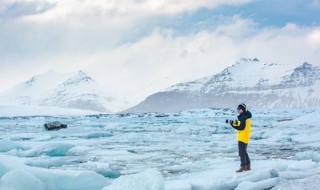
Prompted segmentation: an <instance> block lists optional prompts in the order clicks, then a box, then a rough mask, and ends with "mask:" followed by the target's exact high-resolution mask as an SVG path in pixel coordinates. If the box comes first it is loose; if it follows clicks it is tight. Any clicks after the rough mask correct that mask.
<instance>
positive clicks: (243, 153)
mask: <svg viewBox="0 0 320 190" xmlns="http://www.w3.org/2000/svg"><path fill="white" fill-rule="evenodd" d="M247 146H248V144H246V143H244V142H241V141H238V147H239V156H240V160H241V166H246V165H249V164H250V158H249V156H248V153H247Z"/></svg>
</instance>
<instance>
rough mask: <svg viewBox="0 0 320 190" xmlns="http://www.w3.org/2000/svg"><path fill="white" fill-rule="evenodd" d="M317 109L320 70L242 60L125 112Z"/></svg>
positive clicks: (311, 67)
mask: <svg viewBox="0 0 320 190" xmlns="http://www.w3.org/2000/svg"><path fill="white" fill-rule="evenodd" d="M241 102H245V103H246V104H247V105H248V106H249V107H252V108H297V107H299V108H300V107H310V108H311V107H312V108H313V107H320V68H319V67H315V66H313V65H311V64H309V63H303V64H302V65H300V66H299V67H297V68H290V67H289V66H286V65H282V64H277V63H263V62H260V61H259V60H258V59H257V58H255V59H241V60H240V61H238V62H237V63H236V64H234V65H232V66H230V67H227V68H226V69H224V70H223V71H222V72H220V73H218V74H216V75H213V76H210V77H206V78H203V79H200V80H196V81H191V82H187V83H180V84H177V85H174V86H172V87H170V88H169V89H167V90H166V91H163V92H159V93H155V94H153V95H151V96H149V97H148V98H147V99H146V100H145V101H143V102H142V103H140V104H138V105H137V106H134V107H132V108H130V109H128V110H127V111H128V112H146V111H158V112H173V111H181V110H185V109H192V108H208V107H216V108H217V107H218V108H225V107H235V106H237V105H238V104H239V103H241Z"/></svg>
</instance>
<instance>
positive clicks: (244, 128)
mask: <svg viewBox="0 0 320 190" xmlns="http://www.w3.org/2000/svg"><path fill="white" fill-rule="evenodd" d="M251 117H252V114H251V112H249V111H246V112H244V113H243V114H241V115H239V116H238V122H236V123H232V124H231V126H232V127H233V128H235V129H236V130H237V141H241V142H243V143H246V144H248V143H249V139H250V131H251V123H250V118H251Z"/></svg>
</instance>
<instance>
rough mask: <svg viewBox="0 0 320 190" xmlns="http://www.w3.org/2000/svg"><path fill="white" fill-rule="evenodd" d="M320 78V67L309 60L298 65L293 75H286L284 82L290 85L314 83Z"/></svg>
mask: <svg viewBox="0 0 320 190" xmlns="http://www.w3.org/2000/svg"><path fill="white" fill-rule="evenodd" d="M319 79H320V67H315V66H313V65H311V64H309V63H307V62H305V63H303V64H302V65H300V66H298V67H296V68H295V69H294V70H293V72H292V74H291V75H288V76H285V77H284V84H289V85H296V86H297V85H300V86H301V85H302V86H307V85H312V84H313V83H315V82H316V81H317V80H319Z"/></svg>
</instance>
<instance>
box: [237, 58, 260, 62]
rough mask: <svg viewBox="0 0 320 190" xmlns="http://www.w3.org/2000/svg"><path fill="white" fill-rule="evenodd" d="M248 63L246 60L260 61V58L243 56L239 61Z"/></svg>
mask: <svg viewBox="0 0 320 190" xmlns="http://www.w3.org/2000/svg"><path fill="white" fill-rule="evenodd" d="M243 62H244V63H246V62H260V60H259V59H258V58H241V59H240V61H238V63H243Z"/></svg>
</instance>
